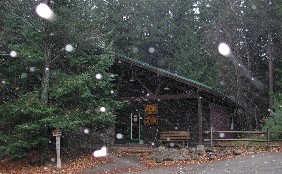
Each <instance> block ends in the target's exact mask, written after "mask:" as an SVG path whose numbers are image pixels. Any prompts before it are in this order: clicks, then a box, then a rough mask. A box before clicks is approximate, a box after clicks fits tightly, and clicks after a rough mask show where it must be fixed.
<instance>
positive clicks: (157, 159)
mask: <svg viewBox="0 0 282 174" xmlns="http://www.w3.org/2000/svg"><path fill="white" fill-rule="evenodd" d="M155 161H156V162H157V163H161V162H163V159H162V158H160V157H157V158H156V160H155Z"/></svg>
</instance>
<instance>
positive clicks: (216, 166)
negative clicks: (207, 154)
mask: <svg viewBox="0 0 282 174" xmlns="http://www.w3.org/2000/svg"><path fill="white" fill-rule="evenodd" d="M132 173H138V174H160V173H161V174H229V173H231V174H281V173H282V153H281V152H276V153H259V154H253V155H247V156H243V157H236V158H232V159H227V160H222V161H217V162H211V163H203V164H193V165H191V164H187V165H181V166H162V167H156V168H151V169H149V170H145V171H139V172H124V173H123V174H132Z"/></svg>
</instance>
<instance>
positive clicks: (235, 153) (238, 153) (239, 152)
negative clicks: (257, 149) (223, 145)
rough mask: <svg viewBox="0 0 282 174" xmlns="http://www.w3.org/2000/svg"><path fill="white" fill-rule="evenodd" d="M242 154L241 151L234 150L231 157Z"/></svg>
mask: <svg viewBox="0 0 282 174" xmlns="http://www.w3.org/2000/svg"><path fill="white" fill-rule="evenodd" d="M242 153H243V151H242V150H234V151H233V155H236V156H237V155H241V154H242Z"/></svg>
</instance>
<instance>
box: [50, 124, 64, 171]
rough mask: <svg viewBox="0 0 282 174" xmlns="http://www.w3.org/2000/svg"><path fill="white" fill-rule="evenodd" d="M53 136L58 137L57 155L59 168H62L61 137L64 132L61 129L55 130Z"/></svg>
mask: <svg viewBox="0 0 282 174" xmlns="http://www.w3.org/2000/svg"><path fill="white" fill-rule="evenodd" d="M52 135H53V136H54V137H56V154H57V168H61V167H62V165H61V163H62V162H61V135H62V131H61V130H59V129H56V130H53V131H52Z"/></svg>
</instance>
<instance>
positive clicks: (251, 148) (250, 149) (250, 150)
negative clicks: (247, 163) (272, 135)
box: [247, 147, 255, 152]
mask: <svg viewBox="0 0 282 174" xmlns="http://www.w3.org/2000/svg"><path fill="white" fill-rule="evenodd" d="M254 151H255V149H254V148H253V147H249V148H248V150H247V152H254Z"/></svg>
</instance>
